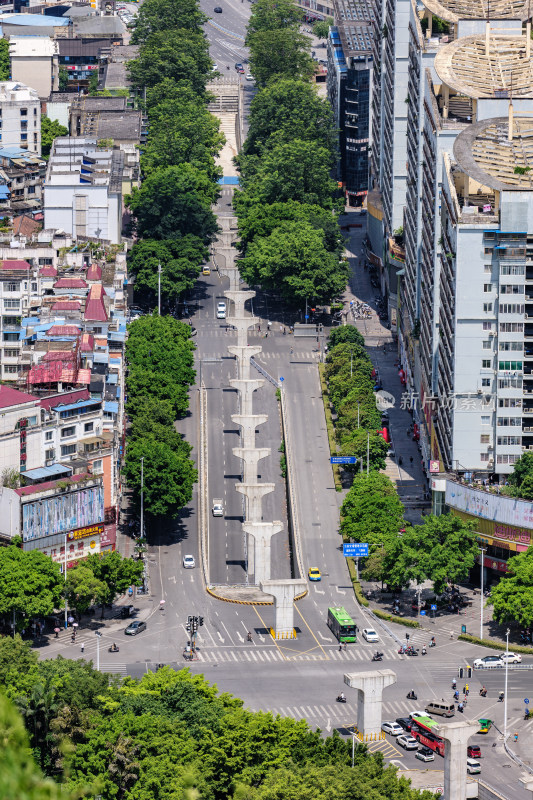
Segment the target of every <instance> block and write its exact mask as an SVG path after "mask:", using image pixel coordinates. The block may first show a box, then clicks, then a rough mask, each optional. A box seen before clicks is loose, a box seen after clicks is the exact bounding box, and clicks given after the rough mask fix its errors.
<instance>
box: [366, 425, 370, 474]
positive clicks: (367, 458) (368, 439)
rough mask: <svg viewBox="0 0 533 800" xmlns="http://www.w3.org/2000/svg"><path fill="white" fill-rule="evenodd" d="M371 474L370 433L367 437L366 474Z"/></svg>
mask: <svg viewBox="0 0 533 800" xmlns="http://www.w3.org/2000/svg"><path fill="white" fill-rule="evenodd" d="M369 472H370V431H368V432H367V435H366V474H367V476H368V474H369Z"/></svg>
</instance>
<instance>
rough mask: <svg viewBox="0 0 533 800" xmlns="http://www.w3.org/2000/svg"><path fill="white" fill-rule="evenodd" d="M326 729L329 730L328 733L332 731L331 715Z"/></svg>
mask: <svg viewBox="0 0 533 800" xmlns="http://www.w3.org/2000/svg"><path fill="white" fill-rule="evenodd" d="M326 730H327V732H328V733H329V732H330V730H331V720H330V719H329V717H328V721H327V723H326Z"/></svg>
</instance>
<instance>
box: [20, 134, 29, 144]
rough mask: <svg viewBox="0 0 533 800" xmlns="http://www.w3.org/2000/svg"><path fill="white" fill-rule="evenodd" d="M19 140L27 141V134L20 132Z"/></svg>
mask: <svg viewBox="0 0 533 800" xmlns="http://www.w3.org/2000/svg"><path fill="white" fill-rule="evenodd" d="M20 141H21V142H27V141H28V134H27V133H21V134H20Z"/></svg>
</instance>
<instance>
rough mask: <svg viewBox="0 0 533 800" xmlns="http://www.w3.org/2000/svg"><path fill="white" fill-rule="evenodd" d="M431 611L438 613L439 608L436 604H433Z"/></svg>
mask: <svg viewBox="0 0 533 800" xmlns="http://www.w3.org/2000/svg"><path fill="white" fill-rule="evenodd" d="M431 610H432V611H436V610H437V606H436V605H435V603H432V604H431Z"/></svg>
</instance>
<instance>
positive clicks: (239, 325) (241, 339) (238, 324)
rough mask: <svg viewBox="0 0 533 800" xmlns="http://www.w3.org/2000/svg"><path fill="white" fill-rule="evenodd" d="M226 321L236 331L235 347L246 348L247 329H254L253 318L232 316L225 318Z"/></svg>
mask: <svg viewBox="0 0 533 800" xmlns="http://www.w3.org/2000/svg"><path fill="white" fill-rule="evenodd" d="M226 321H227V322H229V324H230V325H233V327H234V328H236V329H237V347H246V343H247V341H248V329H249V328H253V327H255V317H243V316H237V315H235V316H232V315H229V316H228V317H226Z"/></svg>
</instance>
